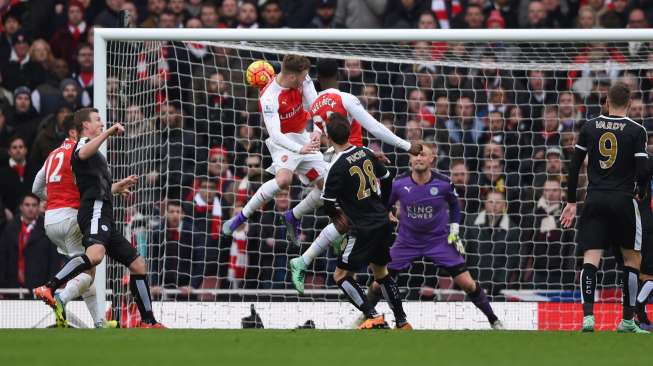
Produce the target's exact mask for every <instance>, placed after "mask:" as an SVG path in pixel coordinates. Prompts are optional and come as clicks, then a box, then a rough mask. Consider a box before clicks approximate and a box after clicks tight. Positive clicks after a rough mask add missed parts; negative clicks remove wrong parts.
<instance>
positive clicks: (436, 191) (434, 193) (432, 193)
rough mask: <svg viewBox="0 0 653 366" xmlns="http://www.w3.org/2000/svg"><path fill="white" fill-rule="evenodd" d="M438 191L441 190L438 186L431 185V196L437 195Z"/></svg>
mask: <svg viewBox="0 0 653 366" xmlns="http://www.w3.org/2000/svg"><path fill="white" fill-rule="evenodd" d="M438 192H440V191H439V190H438V187H431V196H437V195H438Z"/></svg>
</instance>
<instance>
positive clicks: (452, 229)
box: [447, 223, 465, 255]
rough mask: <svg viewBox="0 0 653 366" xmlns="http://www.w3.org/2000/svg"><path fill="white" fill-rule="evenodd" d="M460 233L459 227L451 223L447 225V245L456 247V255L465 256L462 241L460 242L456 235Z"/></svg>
mask: <svg viewBox="0 0 653 366" xmlns="http://www.w3.org/2000/svg"><path fill="white" fill-rule="evenodd" d="M459 232H460V225H459V224H456V223H453V224H451V225H449V237H447V242H448V243H449V245H453V246H454V247H456V250H457V251H458V253H460V254H461V255H465V246H464V245H463V242H462V240H460V237H459V236H458V233H459Z"/></svg>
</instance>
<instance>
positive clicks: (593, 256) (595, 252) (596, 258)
mask: <svg viewBox="0 0 653 366" xmlns="http://www.w3.org/2000/svg"><path fill="white" fill-rule="evenodd" d="M601 257H603V250H602V249H590V250H586V251H585V253H584V254H583V263H589V264H592V265H594V266H595V267H597V268H598V266H599V263H600V262H601Z"/></svg>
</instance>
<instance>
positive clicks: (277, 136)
mask: <svg viewBox="0 0 653 366" xmlns="http://www.w3.org/2000/svg"><path fill="white" fill-rule="evenodd" d="M316 96H317V92H316V91H315V86H314V85H313V81H312V80H311V78H310V77H308V76H306V79H305V80H304V83H303V86H302V88H297V89H288V88H284V87H282V86H281V85H279V83H278V82H277V80H276V79H274V80H272V82H271V83H269V84H268V85H267V86H266V87H265V88H263V90H262V91H261V94H260V97H259V108H260V110H261V113H263V121H264V122H265V128H266V129H267V131H268V134H269V135H270V138H271V139H272V141H274V142H275V143H276V144H277V145H280V146H282V147H284V148H286V149H288V150H290V151H292V152H299V150H300V149H301V148H302V146H303V145H304V144H305V142H304V140H305V137H304V136H302V135H304V134H305V132H306V122H307V121H308V119H309V118H310V115H309V113H308V112H307V110H308V109H309V107H310V106H311V103H313V101H314V100H315V97H316Z"/></svg>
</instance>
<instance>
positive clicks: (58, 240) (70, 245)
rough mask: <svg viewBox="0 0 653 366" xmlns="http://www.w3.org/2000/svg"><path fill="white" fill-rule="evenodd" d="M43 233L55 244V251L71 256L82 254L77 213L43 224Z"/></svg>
mask: <svg viewBox="0 0 653 366" xmlns="http://www.w3.org/2000/svg"><path fill="white" fill-rule="evenodd" d="M45 235H47V236H48V238H49V239H50V240H51V241H52V242H53V243H54V244H55V245H56V246H57V251H58V252H59V253H61V254H63V255H65V256H68V257H72V256H76V255H80V254H84V252H85V251H86V250H85V249H84V246H83V245H82V232H81V231H80V230H79V225H77V215H75V216H72V217H67V218H65V219H63V220H61V221H59V222H56V223H52V224H47V225H45Z"/></svg>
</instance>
